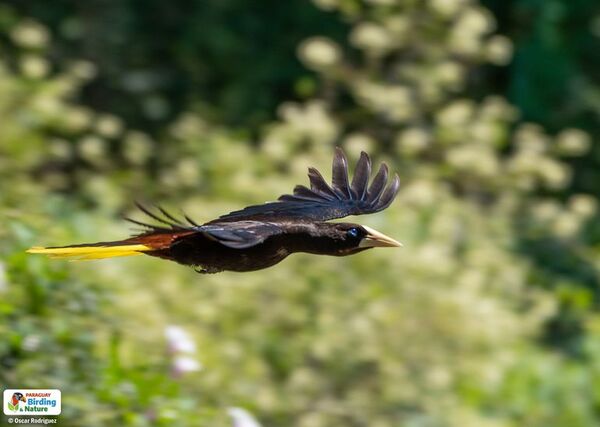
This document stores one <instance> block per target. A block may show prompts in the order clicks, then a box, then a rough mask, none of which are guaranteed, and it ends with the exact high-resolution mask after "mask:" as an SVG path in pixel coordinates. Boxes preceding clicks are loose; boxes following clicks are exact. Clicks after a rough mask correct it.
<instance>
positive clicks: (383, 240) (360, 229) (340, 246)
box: [326, 222, 402, 256]
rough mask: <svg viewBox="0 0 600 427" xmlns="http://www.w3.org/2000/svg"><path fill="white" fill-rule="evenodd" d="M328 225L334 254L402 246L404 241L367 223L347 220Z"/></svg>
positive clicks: (328, 233)
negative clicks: (348, 221) (395, 238)
mask: <svg viewBox="0 0 600 427" xmlns="http://www.w3.org/2000/svg"><path fill="white" fill-rule="evenodd" d="M327 225H328V230H327V231H326V235H327V238H328V239H329V240H330V242H331V245H328V246H329V249H331V250H332V252H334V253H333V254H332V255H338V256H345V255H352V254H355V253H357V252H361V251H364V250H366V249H371V248H376V247H398V246H402V243H400V242H398V241H396V240H394V239H392V238H391V237H389V236H386V235H385V234H383V233H381V232H379V231H377V230H374V229H372V228H371V227H367V226H366V225H360V224H353V223H345V222H342V223H328V224H327Z"/></svg>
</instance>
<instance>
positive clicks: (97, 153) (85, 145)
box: [78, 135, 107, 162]
mask: <svg viewBox="0 0 600 427" xmlns="http://www.w3.org/2000/svg"><path fill="white" fill-rule="evenodd" d="M78 148H79V153H80V154H81V157H83V158H84V159H86V160H88V161H90V162H95V161H98V160H99V159H101V158H102V157H104V155H105V154H106V148H107V147H106V144H105V141H104V140H103V139H102V138H99V137H97V136H95V135H87V136H85V137H83V138H82V139H81V140H80V141H79V143H78Z"/></svg>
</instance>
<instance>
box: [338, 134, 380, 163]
mask: <svg viewBox="0 0 600 427" xmlns="http://www.w3.org/2000/svg"><path fill="white" fill-rule="evenodd" d="M375 145H376V142H375V140H374V139H373V138H371V137H370V136H369V135H366V134H364V133H360V132H354V133H351V134H349V135H348V136H346V138H345V139H344V143H343V146H344V148H345V149H346V151H347V152H348V154H349V155H351V156H353V157H357V158H358V156H359V155H360V152H361V151H365V152H367V153H368V152H371V151H373V147H374V146H375Z"/></svg>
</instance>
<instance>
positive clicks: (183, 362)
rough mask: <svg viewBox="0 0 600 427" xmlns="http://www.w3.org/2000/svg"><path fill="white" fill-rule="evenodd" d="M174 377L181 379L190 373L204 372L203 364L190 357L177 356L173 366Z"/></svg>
mask: <svg viewBox="0 0 600 427" xmlns="http://www.w3.org/2000/svg"><path fill="white" fill-rule="evenodd" d="M171 369H172V371H173V375H174V376H176V377H179V376H181V375H184V374H188V373H190V372H197V371H200V370H202V364H201V363H200V362H198V361H197V360H196V359H194V358H191V357H189V356H175V357H174V358H173V363H172V365H171Z"/></svg>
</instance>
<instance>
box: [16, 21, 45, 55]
mask: <svg viewBox="0 0 600 427" xmlns="http://www.w3.org/2000/svg"><path fill="white" fill-rule="evenodd" d="M10 35H11V37H12V39H13V40H14V42H15V43H17V44H18V45H20V46H21V47H25V48H34V49H35V48H41V47H44V46H46V45H47V44H48V41H49V40H50V34H49V33H48V30H47V29H46V27H44V26H43V25H41V24H40V23H38V22H35V21H25V22H22V23H20V24H19V25H18V26H17V27H16V28H15V29H14V30H13V31H12V32H11V34H10Z"/></svg>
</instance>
